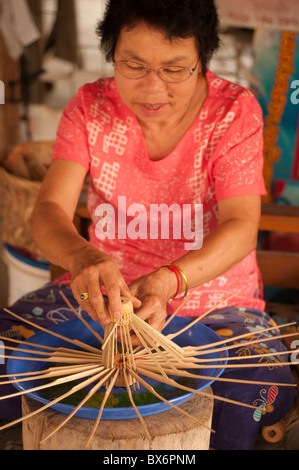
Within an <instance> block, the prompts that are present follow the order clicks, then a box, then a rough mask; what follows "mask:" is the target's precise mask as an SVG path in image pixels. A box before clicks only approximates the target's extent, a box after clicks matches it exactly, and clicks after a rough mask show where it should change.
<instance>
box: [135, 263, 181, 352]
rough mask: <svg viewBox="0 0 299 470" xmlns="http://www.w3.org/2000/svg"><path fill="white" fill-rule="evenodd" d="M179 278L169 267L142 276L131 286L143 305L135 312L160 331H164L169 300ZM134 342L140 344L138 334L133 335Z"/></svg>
mask: <svg viewBox="0 0 299 470" xmlns="http://www.w3.org/2000/svg"><path fill="white" fill-rule="evenodd" d="M176 283H177V280H176V277H175V275H174V274H173V273H171V272H170V271H169V270H168V269H165V268H160V269H159V270H157V271H155V272H153V273H150V274H148V275H146V276H142V277H140V278H139V279H136V280H135V281H134V282H132V283H131V284H130V285H129V287H130V290H131V292H132V294H134V295H135V296H136V297H137V298H138V299H139V300H140V301H141V304H142V305H141V307H140V308H138V309H135V313H136V314H137V315H138V316H139V317H140V318H141V319H142V320H144V321H146V322H147V323H148V324H149V325H151V326H152V327H153V328H155V329H156V330H158V331H162V329H163V327H164V324H165V319H166V316H167V302H168V300H169V299H170V298H171V297H172V296H173V295H174V293H175V292H176V288H177V285H176ZM131 341H132V344H134V345H135V344H139V340H138V338H137V336H136V335H132V336H131Z"/></svg>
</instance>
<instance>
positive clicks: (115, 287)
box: [31, 159, 140, 324]
mask: <svg viewBox="0 0 299 470" xmlns="http://www.w3.org/2000/svg"><path fill="white" fill-rule="evenodd" d="M85 177H86V170H85V168H84V167H83V166H82V165H80V164H78V163H75V162H72V161H68V160H63V159H57V160H54V161H53V162H52V164H51V166H50V168H49V170H48V172H47V175H46V178H45V180H44V182H43V184H42V187H41V190H40V193H39V196H38V199H37V202H36V205H35V208H34V210H33V213H32V219H31V225H32V234H33V237H34V239H35V241H36V243H37V245H38V246H39V248H40V250H41V252H42V253H43V255H44V256H45V258H46V259H47V260H48V261H49V262H51V263H53V264H56V265H58V266H61V267H63V268H64V269H66V270H67V271H70V272H71V274H72V282H71V288H72V292H73V294H74V297H75V299H76V300H77V302H78V303H80V304H81V305H82V307H84V310H86V311H87V312H88V313H89V315H90V316H91V317H92V318H93V319H94V320H96V321H100V322H101V323H102V324H107V323H109V322H110V321H111V318H110V315H109V314H108V312H107V309H106V306H105V302H104V299H103V295H102V291H101V285H103V286H104V287H105V290H106V292H107V295H108V297H109V306H110V312H111V314H112V315H113V316H114V317H115V318H117V317H119V316H120V315H121V310H122V307H121V301H120V297H121V295H123V296H127V297H129V298H130V299H131V300H132V302H133V304H134V306H135V307H139V306H140V302H139V301H138V300H137V299H136V298H135V297H134V296H132V294H131V292H130V290H129V288H128V286H127V285H126V283H125V281H124V279H123V277H122V275H121V273H120V272H119V270H118V268H117V267H116V265H115V263H114V262H113V260H111V258H110V257H108V256H107V255H105V253H102V252H100V251H99V250H98V249H97V248H95V247H93V246H92V245H91V244H90V243H89V242H88V241H87V240H85V239H84V238H83V237H82V236H81V235H80V234H79V233H78V232H77V230H76V227H75V226H74V224H73V217H74V213H75V210H76V207H77V203H78V199H79V196H80V193H81V191H82V187H83V184H84V180H85ZM82 292H88V295H89V297H88V299H87V300H85V301H84V304H82V301H81V299H80V293H82Z"/></svg>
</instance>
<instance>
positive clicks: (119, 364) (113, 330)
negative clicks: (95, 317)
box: [102, 297, 136, 387]
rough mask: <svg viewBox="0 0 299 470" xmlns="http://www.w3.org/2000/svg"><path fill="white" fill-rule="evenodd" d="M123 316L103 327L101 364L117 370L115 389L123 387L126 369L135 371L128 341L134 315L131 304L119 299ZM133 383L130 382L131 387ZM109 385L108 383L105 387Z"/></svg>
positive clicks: (130, 345) (129, 341) (132, 381)
mask: <svg viewBox="0 0 299 470" xmlns="http://www.w3.org/2000/svg"><path fill="white" fill-rule="evenodd" d="M121 303H122V310H123V314H122V317H121V318H120V319H112V320H111V323H110V324H109V325H107V326H106V327H105V336H104V344H103V346H102V350H103V356H102V363H103V365H104V366H105V367H107V368H108V369H115V368H117V369H118V371H119V374H118V378H117V379H116V381H115V386H116V387H125V386H126V383H125V379H124V371H125V370H126V369H127V367H130V368H132V369H133V370H136V367H135V359H134V355H133V347H132V343H131V339H130V327H129V325H130V323H131V322H132V318H133V315H134V308H133V304H132V302H131V301H130V300H129V299H128V298H126V297H121ZM134 382H135V381H134V380H130V384H129V385H132V384H133V383H134ZM107 385H109V382H108V383H107V384H106V386H107Z"/></svg>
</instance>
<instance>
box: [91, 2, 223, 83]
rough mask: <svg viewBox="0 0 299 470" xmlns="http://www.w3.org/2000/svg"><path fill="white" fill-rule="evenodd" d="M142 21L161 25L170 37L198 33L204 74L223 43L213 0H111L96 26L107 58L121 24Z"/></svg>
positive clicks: (110, 56) (151, 24) (196, 34)
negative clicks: (220, 38)
mask: <svg viewBox="0 0 299 470" xmlns="http://www.w3.org/2000/svg"><path fill="white" fill-rule="evenodd" d="M139 23H145V24H148V25H150V26H152V27H154V28H157V29H160V30H161V31H163V32H165V34H166V37H168V39H170V40H171V39H174V38H190V37H195V39H196V42H197V46H198V51H199V57H200V60H201V64H202V71H203V73H204V74H205V73H206V71H207V66H208V63H209V61H210V59H211V57H212V55H213V53H214V52H215V51H216V50H217V49H218V47H219V44H220V40H219V17H218V13H217V8H216V5H215V1H214V0H108V2H107V4H106V10H105V14H104V17H103V19H102V20H101V21H99V23H98V25H97V28H96V32H97V35H98V36H99V37H100V39H101V42H100V47H101V50H102V52H103V53H104V54H105V57H106V60H107V61H108V62H111V61H112V60H113V58H114V51H115V48H116V44H117V40H118V37H119V34H120V32H121V30H122V28H123V27H124V26H126V27H128V28H133V27H135V26H136V25H137V24H139Z"/></svg>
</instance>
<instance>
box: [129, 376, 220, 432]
mask: <svg viewBox="0 0 299 470" xmlns="http://www.w3.org/2000/svg"><path fill="white" fill-rule="evenodd" d="M129 372H130V374H131V375H133V376H134V377H135V379H136V380H138V381H139V382H140V383H141V385H143V386H144V387H145V388H146V389H147V390H149V391H150V392H151V393H152V394H153V395H155V396H156V397H157V398H159V400H161V401H163V402H164V403H166V404H167V405H169V406H170V407H172V408H174V409H175V410H177V411H179V412H180V413H181V414H184V415H185V416H188V418H190V419H192V420H193V421H195V422H196V423H197V424H199V425H200V426H203V427H205V428H207V429H208V430H209V431H210V432H215V431H213V429H211V428H210V427H209V426H206V425H205V424H204V423H202V422H201V421H199V420H198V419H197V418H195V417H194V416H192V415H190V414H189V413H187V412H186V411H184V410H182V409H181V408H179V407H178V406H176V405H175V404H174V403H171V402H170V401H168V400H166V398H164V397H162V396H161V395H160V394H159V393H158V392H156V390H155V389H154V388H153V387H152V386H151V385H149V384H148V383H147V382H146V381H145V380H143V379H142V378H141V377H140V376H138V375H137V374H135V372H134V371H133V370H130V371H129ZM164 383H167V382H164ZM192 391H193V390H192Z"/></svg>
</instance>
